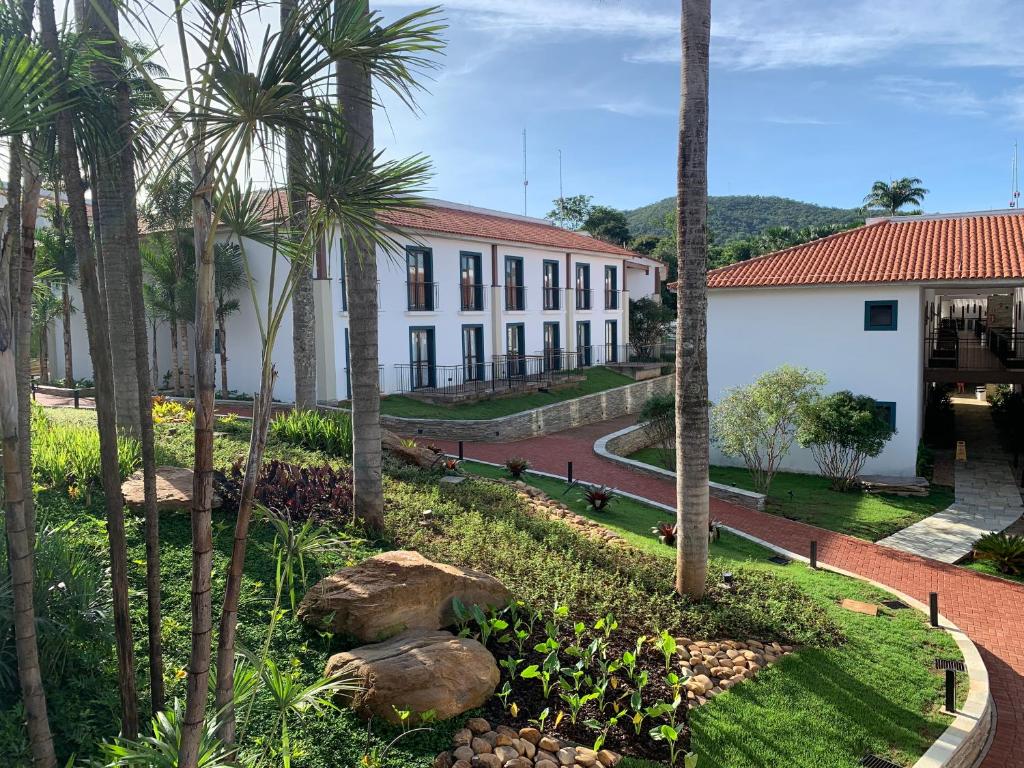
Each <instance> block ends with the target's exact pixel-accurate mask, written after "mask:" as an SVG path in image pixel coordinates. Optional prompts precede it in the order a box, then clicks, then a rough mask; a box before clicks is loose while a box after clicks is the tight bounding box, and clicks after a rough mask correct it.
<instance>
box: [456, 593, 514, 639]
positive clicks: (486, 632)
mask: <svg viewBox="0 0 1024 768" xmlns="http://www.w3.org/2000/svg"><path fill="white" fill-rule="evenodd" d="M452 613H454V614H455V621H456V623H457V624H458V625H459V634H460V635H464V634H468V628H469V622H470V621H472V622H473V623H474V624H476V626H477V629H478V634H477V637H478V639H479V640H480V642H481V644H483V645H487V642H488V641H489V640H490V639H491V637H492V636H493V635H494V634H495V633H496V632H502V631H504V630H506V629H508V622H507V621H505V619H503V618H501V617H500V616H497V615H493V614H492V615H490V616H489V615H487V614H486V613H484V611H483V609H482V608H481V607H480V606H479V605H476V604H475V603H474V604H473V605H470V606H467V605H465V604H464V603H463V602H462V601H461V600H459V598H457V597H454V598H452Z"/></svg>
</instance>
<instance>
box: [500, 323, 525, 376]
mask: <svg viewBox="0 0 1024 768" xmlns="http://www.w3.org/2000/svg"><path fill="white" fill-rule="evenodd" d="M505 348H506V353H507V354H508V375H509V376H525V375H526V353H525V351H524V350H525V349H526V327H525V326H524V325H523V324H522V323H510V324H509V325H507V326H505Z"/></svg>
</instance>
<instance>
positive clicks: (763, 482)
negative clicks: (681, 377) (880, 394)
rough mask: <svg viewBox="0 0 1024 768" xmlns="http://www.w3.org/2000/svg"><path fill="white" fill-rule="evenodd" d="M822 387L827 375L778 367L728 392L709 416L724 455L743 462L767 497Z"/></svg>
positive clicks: (758, 487) (713, 433) (714, 434)
mask: <svg viewBox="0 0 1024 768" xmlns="http://www.w3.org/2000/svg"><path fill="white" fill-rule="evenodd" d="M824 385H825V375H824V374H822V373H817V372H814V371H809V370H807V369H806V368H794V367H793V366H791V365H782V366H779V367H778V368H776V369H775V370H773V371H768V372H767V373H763V374H761V375H760V376H759V377H758V378H757V380H756V381H755V382H754V383H753V384H750V385H747V386H743V387H733V388H732V389H729V390H727V391H726V394H725V396H724V397H723V398H722V401H721V402H720V403H718V404H716V405H715V406H714V408H713V409H712V411H711V432H712V435H713V437H714V440H715V442H716V443H717V444H718V446H719V448H721V450H722V453H724V454H725V455H726V456H733V457H737V458H741V459H743V463H744V464H745V465H746V467H747V469H748V470H749V471H750V475H751V477H752V478H753V480H754V487H755V488H756V489H757V490H758V491H761V492H762V493H767V492H768V488H769V486H771V483H772V478H773V477H774V476H775V473H776V472H777V471H778V468H779V464H780V463H781V462H782V459H783V458H785V456H786V454H787V453H789V449H790V448H791V447H792V445H793V441H794V440H795V439H796V431H797V427H798V426H799V423H800V416H801V413H802V412H803V411H804V409H805V408H806V406H807V405H808V404H810V403H811V402H813V401H814V400H815V399H816V398H817V396H818V391H819V389H820V388H821V387H822V386H824Z"/></svg>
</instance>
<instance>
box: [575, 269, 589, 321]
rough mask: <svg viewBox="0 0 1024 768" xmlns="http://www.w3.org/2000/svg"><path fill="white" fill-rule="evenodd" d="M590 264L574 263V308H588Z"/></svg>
mask: <svg viewBox="0 0 1024 768" xmlns="http://www.w3.org/2000/svg"><path fill="white" fill-rule="evenodd" d="M590 306H591V301H590V265H589V264H577V265H576V309H582V310H587V309H590Z"/></svg>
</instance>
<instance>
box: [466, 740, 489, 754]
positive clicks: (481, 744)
mask: <svg viewBox="0 0 1024 768" xmlns="http://www.w3.org/2000/svg"><path fill="white" fill-rule="evenodd" d="M469 746H471V747H472V748H473V751H474V752H475V753H476V754H478V755H484V754H487V753H488V752H493V751H494V748H493V747H492V746H491V743H490V742H489V741H488V740H487V739H484V738H481V737H480V736H475V737H474V738H473V741H471V742H470V744H469Z"/></svg>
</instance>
